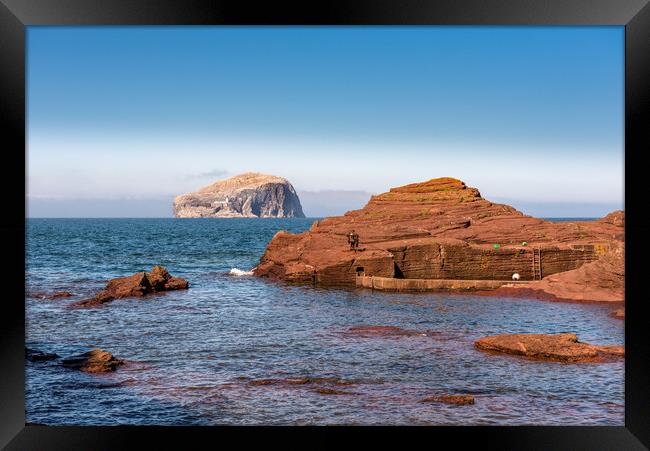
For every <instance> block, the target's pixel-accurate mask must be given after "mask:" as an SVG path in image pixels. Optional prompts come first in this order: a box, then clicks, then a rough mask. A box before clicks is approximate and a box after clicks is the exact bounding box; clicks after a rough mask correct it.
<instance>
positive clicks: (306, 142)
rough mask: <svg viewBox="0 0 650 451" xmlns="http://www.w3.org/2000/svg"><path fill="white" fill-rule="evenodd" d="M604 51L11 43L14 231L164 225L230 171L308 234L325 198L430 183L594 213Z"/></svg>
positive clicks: (468, 43) (426, 45)
mask: <svg viewBox="0 0 650 451" xmlns="http://www.w3.org/2000/svg"><path fill="white" fill-rule="evenodd" d="M623 51H624V30H623V28H622V27H428V26H427V27H30V28H29V29H28V154H27V163H28V208H29V214H30V216H139V215H140V214H138V212H143V213H142V215H146V216H169V215H171V206H170V201H171V198H173V196H174V195H177V194H180V193H183V192H186V191H191V190H195V189H197V188H199V187H201V186H204V185H206V184H208V183H210V182H212V181H214V180H215V179H219V178H223V177H227V176H230V175H234V174H237V173H240V172H244V171H258V172H265V173H270V174H276V175H281V176H284V177H287V178H288V179H289V180H290V181H291V182H292V183H293V184H294V186H295V187H296V189H297V190H298V192H299V193H300V192H308V193H309V199H310V202H311V203H312V205H310V207H309V208H308V209H307V210H310V211H311V213H312V215H314V216H319V215H320V214H319V213H323V212H325V210H324V209H323V208H325V206H319V200H318V199H319V196H318V193H319V192H321V191H327V195H326V196H325V197H323V199H325V198H326V199H327V202H329V204H328V206H327V208H326V210H327V213H328V214H331V213H332V212H333V211H336V209H337V206H336V198H337V197H336V195H335V194H336V192H337V191H338V192H340V193H339V198H340V200H341V210H342V211H341V213H342V212H343V211H345V210H346V209H349V208H355V205H354V203H353V204H350V202H351V201H350V199H347V198H346V194H345V193H344V192H342V191H354V192H355V193H358V192H367V193H378V192H383V191H386V190H388V189H389V188H390V187H392V186H398V185H401V184H405V183H411V182H414V181H421V180H426V179H429V178H433V177H442V176H452V177H456V178H460V179H462V180H464V181H465V182H466V183H468V184H469V185H471V186H475V187H477V188H479V189H480V191H481V193H482V194H483V196H484V197H486V198H488V199H494V200H496V201H507V202H509V203H511V204H512V205H514V206H515V207H517V208H520V209H522V210H523V211H524V212H526V213H529V214H536V215H545V216H554V215H559V216H565V215H567V214H566V212H568V213H571V212H574V214H573V215H574V216H592V215H594V216H595V215H601V214H605V213H607V211H609V210H612V209H614V208H622V205H623V128H624V115H623V112H624V108H623V107H624V97H623V93H624V84H623V83H624V66H623V61H624V60H623ZM332 191H334V192H335V193H332ZM306 196H307V195H306ZM333 196H334V197H333ZM355 196H356V197H354V198H355V199H357V198H362V197H363V196H361V197H359V196H357V195H355ZM348 197H349V196H348ZM333 201H334V205H332V202H333ZM324 202H325V201H324ZM355 202H360V204H361V205H363V203H364V202H363V201H355ZM143 205H148V207H147V208H143V207H142V206H143ZM361 205H359V206H361ZM321 207H323V208H321ZM310 211H307V213H308V214H309V213H310ZM589 212H591V213H589ZM568 215H569V216H570V215H571V214H568Z"/></svg>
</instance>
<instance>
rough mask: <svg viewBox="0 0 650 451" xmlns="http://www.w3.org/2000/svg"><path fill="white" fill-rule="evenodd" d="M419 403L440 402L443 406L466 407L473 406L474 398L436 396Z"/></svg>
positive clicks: (469, 396)
mask: <svg viewBox="0 0 650 451" xmlns="http://www.w3.org/2000/svg"><path fill="white" fill-rule="evenodd" d="M421 402H440V403H443V404H455V405H457V406H466V405H470V404H474V397H473V396H472V395H438V396H429V397H427V398H424V399H423V400H422V401H421Z"/></svg>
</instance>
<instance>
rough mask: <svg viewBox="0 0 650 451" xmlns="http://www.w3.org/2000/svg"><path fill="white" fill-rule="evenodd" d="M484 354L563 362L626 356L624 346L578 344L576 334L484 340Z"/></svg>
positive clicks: (498, 336)
mask: <svg viewBox="0 0 650 451" xmlns="http://www.w3.org/2000/svg"><path fill="white" fill-rule="evenodd" d="M474 344H475V346H476V347H477V348H478V349H480V350H482V351H489V352H497V353H504V354H512V355H518V356H522V357H528V358H531V359H536V360H550V361H556V362H562V363H577V362H599V361H605V360H608V359H611V358H616V357H624V356H625V349H624V348H623V346H597V345H591V344H589V343H581V342H579V341H578V337H577V336H576V334H571V333H565V334H552V335H546V334H504V335H493V336H491V337H485V338H481V339H480V340H478V341H476V342H475V343H474Z"/></svg>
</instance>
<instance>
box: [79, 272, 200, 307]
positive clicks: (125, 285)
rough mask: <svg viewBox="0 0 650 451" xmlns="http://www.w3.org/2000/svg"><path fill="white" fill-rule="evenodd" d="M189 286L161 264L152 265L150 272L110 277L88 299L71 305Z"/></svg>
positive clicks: (100, 303) (106, 300)
mask: <svg viewBox="0 0 650 451" xmlns="http://www.w3.org/2000/svg"><path fill="white" fill-rule="evenodd" d="M188 287H189V283H188V282H187V280H185V279H182V278H180V277H172V276H171V275H170V274H169V272H168V271H167V270H166V269H165V268H163V267H162V266H154V267H153V268H152V269H151V272H138V273H135V274H133V275H132V276H128V277H118V278H116V279H111V280H110V281H109V282H108V284H107V285H106V288H104V289H103V290H102V291H100V292H99V293H97V294H96V295H95V296H93V297H92V298H90V299H84V300H83V301H78V302H75V303H73V304H72V305H71V307H92V306H98V305H102V304H105V303H107V302H111V301H113V300H114V299H121V298H126V297H141V296H144V295H147V294H151V293H158V292H161V291H170V290H181V289H185V288H188Z"/></svg>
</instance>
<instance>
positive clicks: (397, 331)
mask: <svg viewBox="0 0 650 451" xmlns="http://www.w3.org/2000/svg"><path fill="white" fill-rule="evenodd" d="M345 334H346V335H356V336H361V337H429V336H433V335H435V334H434V333H433V332H431V331H424V332H423V331H418V330H409V329H402V328H401V327H397V326H353V327H350V328H349V329H348V330H347V331H345Z"/></svg>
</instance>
